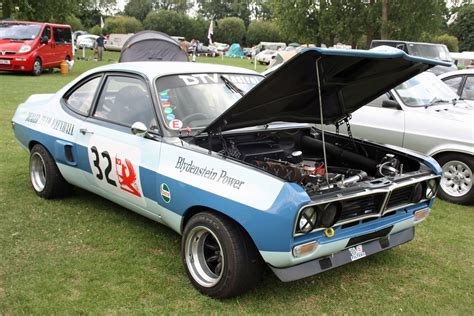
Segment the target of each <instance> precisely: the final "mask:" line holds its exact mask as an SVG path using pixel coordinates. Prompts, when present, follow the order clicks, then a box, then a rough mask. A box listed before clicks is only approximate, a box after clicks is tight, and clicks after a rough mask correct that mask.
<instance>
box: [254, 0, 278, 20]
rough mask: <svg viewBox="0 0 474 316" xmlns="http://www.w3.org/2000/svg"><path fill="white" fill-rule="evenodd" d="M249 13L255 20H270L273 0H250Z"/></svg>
mask: <svg viewBox="0 0 474 316" xmlns="http://www.w3.org/2000/svg"><path fill="white" fill-rule="evenodd" d="M250 14H251V15H252V16H253V17H255V19H257V20H264V21H270V20H271V19H272V18H273V0H252V1H250Z"/></svg>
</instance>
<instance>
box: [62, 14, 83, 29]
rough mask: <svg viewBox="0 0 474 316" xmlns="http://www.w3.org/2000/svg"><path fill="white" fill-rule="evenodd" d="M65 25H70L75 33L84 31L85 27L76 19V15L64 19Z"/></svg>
mask: <svg viewBox="0 0 474 316" xmlns="http://www.w3.org/2000/svg"><path fill="white" fill-rule="evenodd" d="M64 24H68V25H70V26H71V28H72V31H73V32H74V31H77V30H83V29H84V26H83V25H82V22H81V20H79V18H77V17H75V16H74V15H68V16H67V17H66V18H65V19H64Z"/></svg>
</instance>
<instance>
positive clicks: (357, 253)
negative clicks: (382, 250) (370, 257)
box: [349, 245, 366, 261]
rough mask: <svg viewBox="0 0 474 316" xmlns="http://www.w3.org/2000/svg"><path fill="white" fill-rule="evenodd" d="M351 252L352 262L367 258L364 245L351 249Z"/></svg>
mask: <svg viewBox="0 0 474 316" xmlns="http://www.w3.org/2000/svg"><path fill="white" fill-rule="evenodd" d="M349 252H350V253H351V261H355V260H358V259H362V258H364V257H365V256H366V254H365V251H364V247H362V245H358V246H355V247H352V248H349Z"/></svg>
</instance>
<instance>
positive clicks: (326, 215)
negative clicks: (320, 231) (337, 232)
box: [321, 203, 339, 227]
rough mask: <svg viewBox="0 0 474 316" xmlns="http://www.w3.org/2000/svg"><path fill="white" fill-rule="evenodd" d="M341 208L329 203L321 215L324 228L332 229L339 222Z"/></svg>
mask: <svg viewBox="0 0 474 316" xmlns="http://www.w3.org/2000/svg"><path fill="white" fill-rule="evenodd" d="M338 211H339V208H338V207H337V205H336V204H335V203H329V204H328V205H326V207H325V208H324V210H323V212H322V214H321V226H323V227H331V226H332V225H334V224H335V223H336V221H337V213H338Z"/></svg>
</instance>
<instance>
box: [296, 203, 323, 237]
mask: <svg viewBox="0 0 474 316" xmlns="http://www.w3.org/2000/svg"><path fill="white" fill-rule="evenodd" d="M317 220H318V213H317V212H316V210H315V208H314V207H308V208H305V209H304V210H303V211H302V212H301V214H300V218H299V219H298V230H299V231H300V232H302V233H309V232H310V231H312V230H313V229H314V226H315V225H316V221H317Z"/></svg>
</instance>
